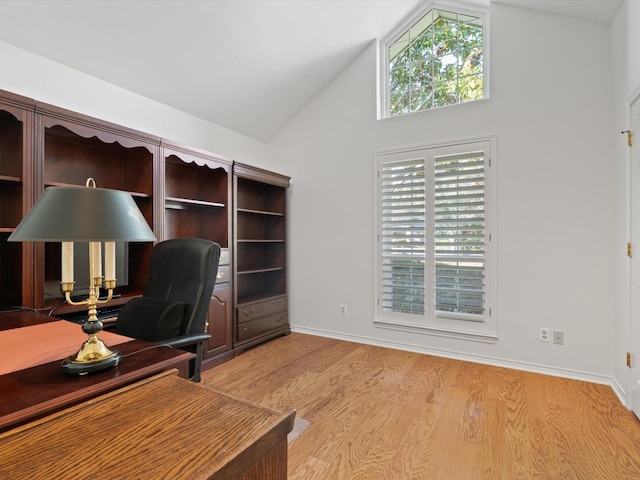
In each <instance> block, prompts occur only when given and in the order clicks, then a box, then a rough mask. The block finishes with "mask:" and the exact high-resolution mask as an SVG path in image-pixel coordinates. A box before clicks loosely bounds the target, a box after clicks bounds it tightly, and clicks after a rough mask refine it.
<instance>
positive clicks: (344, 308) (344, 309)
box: [340, 305, 347, 317]
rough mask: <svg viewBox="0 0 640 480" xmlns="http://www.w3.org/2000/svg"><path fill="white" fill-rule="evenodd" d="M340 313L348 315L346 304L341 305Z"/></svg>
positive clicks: (344, 315)
mask: <svg viewBox="0 0 640 480" xmlns="http://www.w3.org/2000/svg"><path fill="white" fill-rule="evenodd" d="M340 315H342V316H343V317H346V316H347V306H346V305H340Z"/></svg>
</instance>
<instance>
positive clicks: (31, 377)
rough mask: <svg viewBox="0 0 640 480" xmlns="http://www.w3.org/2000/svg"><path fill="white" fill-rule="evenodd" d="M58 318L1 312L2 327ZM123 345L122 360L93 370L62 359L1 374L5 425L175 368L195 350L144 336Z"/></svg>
mask: <svg viewBox="0 0 640 480" xmlns="http://www.w3.org/2000/svg"><path fill="white" fill-rule="evenodd" d="M59 321H60V319H59V318H56V317H49V316H47V315H42V314H39V313H35V312H31V311H21V312H9V313H0V331H1V330H8V329H12V328H13V329H15V328H21V327H27V326H32V325H39V324H42V323H49V322H59ZM76 328H78V329H79V330H80V326H76ZM78 347H79V344H78ZM118 350H119V351H120V352H121V353H122V360H121V361H120V365H118V366H117V367H115V368H112V369H109V370H104V371H101V372H95V373H91V374H88V375H83V376H72V375H66V374H65V373H64V372H63V371H62V368H61V366H60V360H55V361H52V362H47V363H44V364H42V365H37V366H34V367H30V368H25V369H22V370H18V371H15V372H11V373H7V374H5V375H0V431H3V430H6V429H8V428H12V427H14V426H16V425H19V424H21V423H25V422H27V421H30V420H33V419H35V418H38V417H41V416H43V415H47V414H49V413H51V412H53V411H56V410H59V409H61V408H65V407H68V406H70V405H73V404H75V403H78V402H81V401H84V400H87V399H89V398H92V397H95V396H97V395H100V394H102V393H105V392H108V391H110V390H114V389H116V388H119V387H122V386H123V385H127V384H129V383H133V382H135V381H138V380H140V379H143V378H146V377H149V376H151V375H154V374H156V373H158V372H161V371H164V370H168V369H171V368H175V367H176V366H177V365H180V364H181V363H183V362H187V361H189V360H190V359H191V358H193V356H194V355H193V354H192V353H189V352H185V351H182V350H176V349H173V348H171V347H165V346H159V345H155V344H153V343H149V342H145V341H142V340H131V341H127V342H125V343H122V344H120V345H118ZM69 353H73V352H69ZM1 354H2V352H0V358H1ZM65 356H66V355H63V357H62V358H64V357H65Z"/></svg>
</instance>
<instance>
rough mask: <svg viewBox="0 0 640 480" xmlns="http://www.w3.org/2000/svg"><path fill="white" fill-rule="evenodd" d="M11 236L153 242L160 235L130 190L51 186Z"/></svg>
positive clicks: (41, 239)
mask: <svg viewBox="0 0 640 480" xmlns="http://www.w3.org/2000/svg"><path fill="white" fill-rule="evenodd" d="M8 240H9V241H12V242H25V241H27V242H28V241H31V242H64V241H71V242H79V241H129V242H153V241H155V240H156V237H155V235H154V234H153V232H152V231H151V229H150V228H149V225H148V224H147V222H146V220H145V219H144V216H143V215H142V212H140V209H139V208H138V206H137V205H136V203H135V202H134V201H133V198H132V197H131V195H130V194H128V193H127V192H123V191H120V190H110V189H106V188H93V187H49V188H47V189H46V190H45V191H44V193H43V194H42V196H41V197H40V199H39V200H38V201H37V202H36V203H35V205H34V206H33V208H32V209H31V210H30V211H29V213H27V215H26V216H25V217H24V218H23V219H22V222H20V224H19V225H18V226H17V228H16V229H15V230H14V232H13V233H12V234H11V235H10V236H9V239H8Z"/></svg>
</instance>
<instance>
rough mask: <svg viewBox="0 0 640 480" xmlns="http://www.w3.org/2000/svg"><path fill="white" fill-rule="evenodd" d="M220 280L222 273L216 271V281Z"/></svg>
mask: <svg viewBox="0 0 640 480" xmlns="http://www.w3.org/2000/svg"><path fill="white" fill-rule="evenodd" d="M221 278H224V272H221V271H218V273H217V274H216V279H217V280H220V279H221Z"/></svg>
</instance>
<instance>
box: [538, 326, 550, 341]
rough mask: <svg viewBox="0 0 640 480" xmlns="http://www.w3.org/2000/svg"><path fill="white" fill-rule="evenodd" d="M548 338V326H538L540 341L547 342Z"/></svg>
mask: <svg viewBox="0 0 640 480" xmlns="http://www.w3.org/2000/svg"><path fill="white" fill-rule="evenodd" d="M549 338H550V337H549V327H540V341H541V342H548V341H549Z"/></svg>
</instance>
